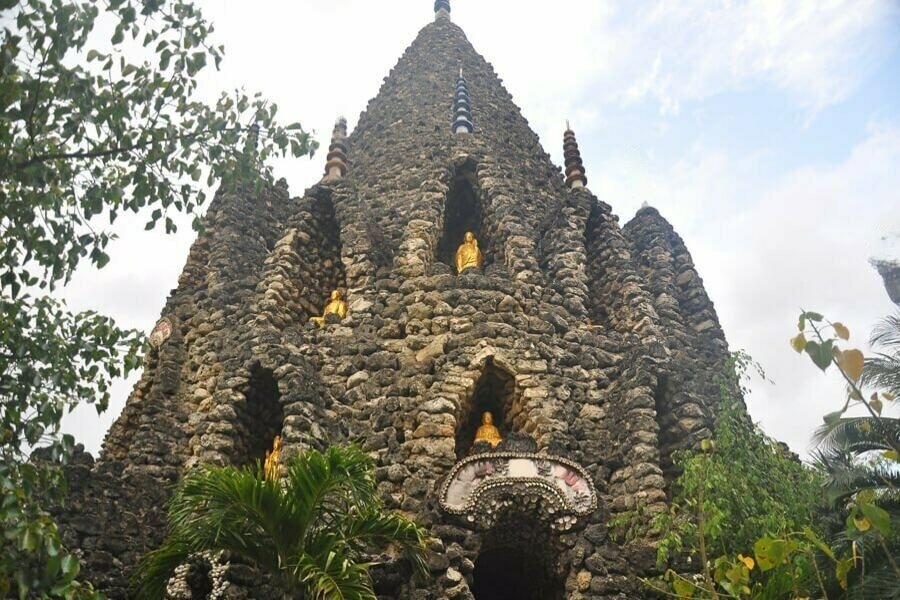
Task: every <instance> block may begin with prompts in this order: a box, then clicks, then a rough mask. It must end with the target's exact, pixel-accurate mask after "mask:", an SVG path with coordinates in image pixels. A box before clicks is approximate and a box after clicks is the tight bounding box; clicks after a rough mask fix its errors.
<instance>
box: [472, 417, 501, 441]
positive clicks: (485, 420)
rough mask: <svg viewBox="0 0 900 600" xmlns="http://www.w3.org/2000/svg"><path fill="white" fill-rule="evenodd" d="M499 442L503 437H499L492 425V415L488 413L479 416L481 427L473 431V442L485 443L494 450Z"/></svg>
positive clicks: (498, 431)
mask: <svg viewBox="0 0 900 600" xmlns="http://www.w3.org/2000/svg"><path fill="white" fill-rule="evenodd" d="M501 440H503V437H501V435H500V430H499V429H497V426H496V425H494V415H492V414H491V413H490V412H485V413H484V414H483V415H481V426H480V427H479V428H478V429H477V430H476V431H475V441H476V442H487V443H489V444H490V445H491V446H492V447H494V448H496V447H497V444H499V443H500V442H501Z"/></svg>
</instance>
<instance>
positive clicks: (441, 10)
mask: <svg viewBox="0 0 900 600" xmlns="http://www.w3.org/2000/svg"><path fill="white" fill-rule="evenodd" d="M434 15H435V16H434V18H435V19H441V18H446V19H449V18H450V0H435V3H434Z"/></svg>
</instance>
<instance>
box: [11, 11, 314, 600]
mask: <svg viewBox="0 0 900 600" xmlns="http://www.w3.org/2000/svg"><path fill="white" fill-rule="evenodd" d="M211 34H212V27H211V26H210V25H209V24H208V23H207V22H206V21H204V19H203V17H202V15H201V14H200V13H199V12H198V10H197V9H196V8H195V7H194V6H193V5H192V4H191V3H190V2H188V1H185V0H143V1H138V0H107V1H105V2H102V3H98V2H95V1H93V0H19V1H18V2H17V1H15V0H0V490H2V492H0V493H2V497H0V531H2V535H3V544H2V547H0V595H5V594H8V593H9V594H14V595H19V596H20V597H25V596H48V595H49V596H71V595H73V594H75V593H76V592H78V590H80V589H82V588H81V587H80V586H78V585H77V584H76V583H74V581H75V576H76V574H77V572H78V561H77V560H76V559H75V557H74V556H73V555H71V554H69V553H68V552H66V550H65V549H63V548H62V547H61V546H60V544H59V537H58V535H57V534H56V528H55V525H54V524H53V522H52V520H51V519H50V518H49V517H48V514H47V512H46V508H47V506H48V504H49V503H50V502H54V501H58V500H59V499H60V497H61V496H62V493H63V488H62V479H61V478H60V476H59V473H58V471H55V470H54V469H55V468H56V467H58V466H59V465H61V464H64V463H65V461H66V460H67V458H68V456H69V454H70V453H71V450H72V448H73V446H74V440H73V439H71V438H70V437H63V436H60V435H59V423H60V419H61V417H62V415H63V414H65V413H66V412H67V411H69V410H70V409H71V408H72V407H73V406H75V405H77V404H79V403H84V402H87V403H94V404H95V406H96V407H97V409H98V410H103V409H104V408H105V407H106V405H107V402H108V400H109V389H108V382H109V380H110V378H112V377H117V376H119V375H123V374H127V372H128V371H130V370H132V369H134V368H136V367H137V366H139V364H140V359H139V351H140V349H141V346H142V343H143V337H142V335H141V334H139V333H138V332H135V331H123V330H121V329H119V328H118V327H116V325H115V324H114V323H113V322H112V321H111V320H110V319H108V318H105V317H104V316H102V315H97V314H93V313H82V314H72V313H70V312H69V311H68V310H67V308H66V307H65V305H64V304H62V303H61V302H59V301H57V300H54V299H52V298H51V297H50V296H49V294H51V293H52V292H53V290H54V289H55V288H57V287H59V286H61V285H64V284H65V283H66V282H68V281H69V279H70V277H71V276H72V273H73V272H74V270H75V268H76V267H77V266H78V265H79V264H82V263H83V262H88V263H92V264H93V265H95V266H97V267H103V266H104V265H105V264H106V263H107V262H108V261H109V256H108V255H107V254H106V248H107V245H108V243H109V242H110V240H112V239H113V238H114V234H113V232H112V231H111V229H110V226H111V225H112V224H113V223H114V222H115V221H116V219H117V217H118V216H119V215H121V214H123V213H129V212H131V213H138V212H144V211H145V212H144V214H146V215H147V217H148V223H147V228H148V229H150V228H152V227H154V226H155V225H156V224H157V223H164V225H165V229H166V231H174V229H175V223H174V221H173V220H172V214H173V213H174V212H179V211H180V212H186V213H189V214H191V213H194V211H195V210H196V209H197V208H198V207H199V206H201V205H202V204H203V203H204V202H205V201H206V194H207V192H206V189H207V187H208V186H211V185H212V184H213V183H214V182H215V181H217V180H221V179H222V178H223V177H225V176H226V175H228V174H229V173H232V172H234V171H235V169H237V168H238V167H239V166H243V168H244V170H247V165H248V161H250V162H252V170H253V172H256V170H257V169H260V170H261V172H262V175H263V176H264V177H268V172H267V171H266V170H265V169H264V168H262V167H261V166H260V165H261V164H262V161H264V160H265V159H266V157H268V156H270V155H273V154H292V155H294V156H301V155H304V154H309V153H310V152H312V150H313V149H314V146H315V144H314V142H312V141H311V140H310V138H309V136H308V135H307V134H306V133H305V132H303V130H302V129H301V128H300V125H299V124H294V125H290V126H287V127H281V126H278V125H277V124H276V122H275V119H274V118H275V114H276V108H275V106H274V105H271V104H268V103H266V102H265V101H264V100H263V99H262V98H261V97H259V96H258V95H257V96H253V97H249V96H248V95H246V94H245V93H244V92H243V91H235V92H233V93H228V94H223V95H222V96H221V97H220V98H219V99H218V100H217V101H216V102H213V103H206V102H203V101H201V100H198V99H197V80H198V76H199V75H200V74H201V73H202V72H203V71H204V70H208V69H211V68H218V66H219V64H220V62H221V60H222V57H223V50H222V48H221V47H219V46H216V45H214V44H213V43H212V41H211ZM253 124H255V125H256V127H259V131H260V132H261V133H260V135H259V148H258V149H257V150H255V152H254V153H253V154H252V155H250V154H248V153H245V144H246V142H245V140H246V138H247V130H248V127H249V126H251V125H253ZM195 223H197V221H195ZM37 446H49V453H48V456H50V457H51V459H52V460H51V463H50V464H49V465H42V466H39V465H35V464H27V462H26V456H25V452H27V450H28V449H29V448H33V447H37Z"/></svg>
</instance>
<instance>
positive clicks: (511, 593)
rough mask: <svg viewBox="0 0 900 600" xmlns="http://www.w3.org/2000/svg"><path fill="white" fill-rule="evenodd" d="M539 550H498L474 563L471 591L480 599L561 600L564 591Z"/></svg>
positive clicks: (519, 548)
mask: <svg viewBox="0 0 900 600" xmlns="http://www.w3.org/2000/svg"><path fill="white" fill-rule="evenodd" d="M536 550H539V549H537V548H534V549H528V550H526V549H524V548H523V547H521V546H520V547H512V546H509V547H497V548H493V549H491V550H488V551H485V552H482V553H481V555H479V556H478V560H476V561H475V574H474V579H475V581H474V585H473V587H472V592H473V593H474V594H475V598H476V599H477V600H562V598H563V596H564V589H563V586H562V584H561V582H560V581H559V580H558V578H555V577H553V576H552V573H551V572H550V571H549V569H548V566H547V564H546V561H545V560H542V559H541V557H539V556H538V555H537V554H535V553H533V552H535V551H536Z"/></svg>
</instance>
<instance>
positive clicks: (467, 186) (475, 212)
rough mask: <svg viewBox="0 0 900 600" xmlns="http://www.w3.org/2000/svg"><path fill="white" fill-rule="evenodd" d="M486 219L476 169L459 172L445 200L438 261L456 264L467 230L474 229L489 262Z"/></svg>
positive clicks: (485, 258) (479, 245) (479, 244)
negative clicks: (484, 220)
mask: <svg viewBox="0 0 900 600" xmlns="http://www.w3.org/2000/svg"><path fill="white" fill-rule="evenodd" d="M483 218H484V215H483V206H482V203H481V196H480V194H479V193H478V187H477V184H476V183H475V174H474V171H471V170H468V169H467V170H462V171H458V172H457V173H456V177H455V178H454V179H453V183H452V184H451V186H450V191H448V192H447V200H446V201H445V202H444V232H443V235H442V236H441V240H440V242H438V249H437V259H438V261H440V262H442V263H444V264H447V265H450V266H453V265H454V264H455V258H456V250H457V248H459V245H460V244H462V242H463V237H464V236H465V235H466V232H467V231H471V232H472V233H474V234H475V237H476V239H477V240H478V247H479V248H480V249H481V253H482V254H483V255H484V261H485V265H487V264H488V263H490V262H491V257H490V244H489V243H488V240H487V231H486V228H485V227H484V226H483Z"/></svg>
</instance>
